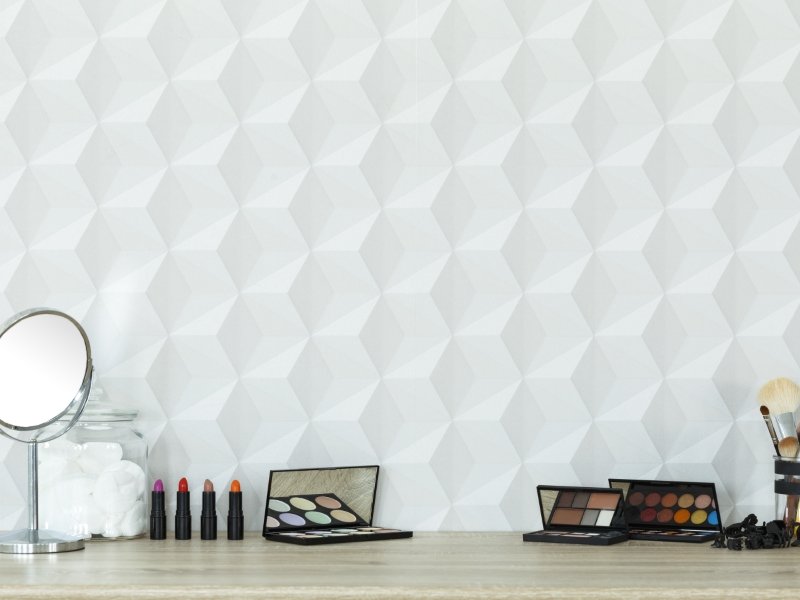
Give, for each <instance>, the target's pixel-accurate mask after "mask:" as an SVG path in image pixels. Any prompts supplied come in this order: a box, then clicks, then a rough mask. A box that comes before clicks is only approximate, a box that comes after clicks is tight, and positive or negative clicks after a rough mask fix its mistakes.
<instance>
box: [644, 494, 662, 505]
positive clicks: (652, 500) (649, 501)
mask: <svg viewBox="0 0 800 600" xmlns="http://www.w3.org/2000/svg"><path fill="white" fill-rule="evenodd" d="M659 502H661V494H659V493H658V492H650V493H649V494H647V496H645V499H644V503H645V504H646V505H647V506H656V505H657V504H658V503H659Z"/></svg>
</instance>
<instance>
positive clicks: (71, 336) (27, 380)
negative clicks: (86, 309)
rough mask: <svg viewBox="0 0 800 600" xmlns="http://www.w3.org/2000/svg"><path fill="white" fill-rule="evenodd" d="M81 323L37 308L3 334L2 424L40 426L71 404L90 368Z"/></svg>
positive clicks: (0, 368)
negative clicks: (37, 310)
mask: <svg viewBox="0 0 800 600" xmlns="http://www.w3.org/2000/svg"><path fill="white" fill-rule="evenodd" d="M79 327H80V326H79V325H78V324H77V323H75V322H74V321H73V320H72V319H71V318H70V317H68V316H66V315H63V314H58V313H55V312H33V313H30V314H25V315H23V316H22V317H21V318H17V319H15V320H12V322H11V323H10V325H8V326H7V327H6V328H5V329H4V330H3V331H2V332H0V423H2V424H3V425H4V426H6V427H8V428H9V429H12V430H30V429H37V428H40V427H44V426H46V425H49V424H51V423H53V422H55V421H57V420H58V419H59V418H61V417H62V416H64V414H65V413H66V412H67V411H68V410H69V409H70V408H71V406H72V404H73V402H74V401H75V398H76V397H77V396H78V394H79V392H80V390H81V387H82V386H83V385H84V382H85V380H86V377H87V375H88V373H89V372H90V371H91V367H90V363H89V361H88V360H87V359H88V358H89V343H88V342H87V340H86V336H85V334H84V333H83V330H82V329H80V328H79Z"/></svg>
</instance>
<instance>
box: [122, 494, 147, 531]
mask: <svg viewBox="0 0 800 600" xmlns="http://www.w3.org/2000/svg"><path fill="white" fill-rule="evenodd" d="M119 527H120V533H121V534H122V535H123V536H125V537H133V536H135V535H140V534H142V533H144V529H145V506H144V501H142V500H137V501H136V503H135V504H134V505H133V507H131V509H130V510H129V511H128V512H126V513H125V516H123V517H122V522H121V523H120V526H119Z"/></svg>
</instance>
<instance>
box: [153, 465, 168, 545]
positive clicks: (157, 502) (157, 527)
mask: <svg viewBox="0 0 800 600" xmlns="http://www.w3.org/2000/svg"><path fill="white" fill-rule="evenodd" d="M150 539H151V540H165V539H167V511H166V509H165V508H164V484H163V482H162V481H161V480H160V479H156V482H155V484H154V485H153V491H152V493H151V494H150Z"/></svg>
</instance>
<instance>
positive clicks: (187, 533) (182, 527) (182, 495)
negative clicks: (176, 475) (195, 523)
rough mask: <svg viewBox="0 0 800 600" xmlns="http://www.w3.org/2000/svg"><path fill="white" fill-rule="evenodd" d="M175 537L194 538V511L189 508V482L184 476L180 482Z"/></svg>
mask: <svg viewBox="0 0 800 600" xmlns="http://www.w3.org/2000/svg"><path fill="white" fill-rule="evenodd" d="M175 539H176V540H190V539H192V512H191V510H190V508H189V482H188V481H186V477H182V478H181V480H180V481H179V482H178V509H177V510H176V511H175Z"/></svg>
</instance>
